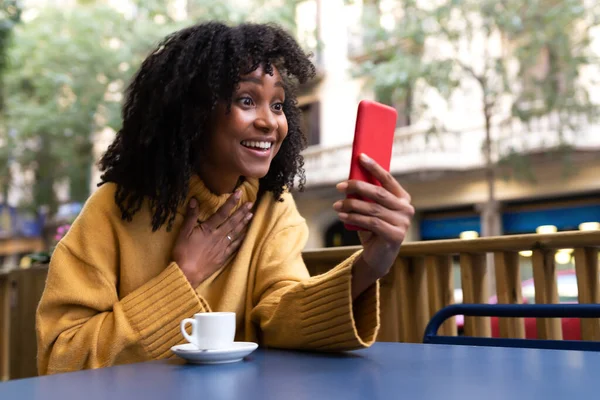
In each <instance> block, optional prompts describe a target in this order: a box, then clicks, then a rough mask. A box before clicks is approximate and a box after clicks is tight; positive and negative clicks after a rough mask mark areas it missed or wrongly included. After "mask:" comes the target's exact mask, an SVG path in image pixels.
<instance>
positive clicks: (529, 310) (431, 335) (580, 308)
mask: <svg viewBox="0 0 600 400" xmlns="http://www.w3.org/2000/svg"><path fill="white" fill-rule="evenodd" d="M455 315H464V316H467V317H509V318H600V304H455V305H451V306H448V307H445V308H442V309H441V310H439V311H438V312H437V313H436V314H435V315H434V316H433V318H431V320H430V321H429V324H428V325H427V328H426V329H425V335H424V337H423V343H434V344H453V345H467V346H496V347H526V348H538V349H560V350H588V351H600V342H592V341H584V340H540V339H507V338H487V337H470V336H438V334H437V332H438V330H439V328H440V326H441V325H442V323H443V322H444V321H445V320H447V319H448V318H450V317H453V316H455Z"/></svg>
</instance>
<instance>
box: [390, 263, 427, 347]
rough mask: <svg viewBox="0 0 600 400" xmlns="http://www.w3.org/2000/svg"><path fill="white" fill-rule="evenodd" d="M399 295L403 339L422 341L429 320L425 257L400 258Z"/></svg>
mask: <svg viewBox="0 0 600 400" xmlns="http://www.w3.org/2000/svg"><path fill="white" fill-rule="evenodd" d="M394 268H396V269H397V272H398V273H399V274H398V275H397V279H396V283H397V295H398V303H399V304H400V310H401V312H400V318H401V321H402V323H401V330H402V340H403V341H404V342H408V343H422V342H423V334H424V333H425V327H426V326H427V323H428V322H429V305H428V298H427V275H426V270H425V261H424V259H423V258H421V257H419V258H411V259H407V258H398V260H397V261H396V265H395V266H394Z"/></svg>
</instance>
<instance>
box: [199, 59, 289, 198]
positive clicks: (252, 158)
mask: <svg viewBox="0 0 600 400" xmlns="http://www.w3.org/2000/svg"><path fill="white" fill-rule="evenodd" d="M284 100H285V91H284V87H283V80H282V79H281V75H280V74H279V71H278V70H277V69H276V68H273V75H269V74H267V73H266V72H265V70H264V68H263V67H262V66H260V67H259V68H257V69H256V70H254V71H253V72H251V73H249V74H247V75H243V76H242V77H241V81H240V84H239V88H238V89H237V90H236V91H235V92H234V94H233V97H232V104H231V111H230V112H229V113H227V107H226V105H225V104H219V106H218V107H217V109H216V112H215V116H214V119H213V124H212V130H211V134H210V137H209V141H208V148H207V150H208V151H207V152H206V153H205V155H204V157H203V162H206V161H208V162H207V165H205V166H200V169H201V171H203V172H204V174H203V175H205V176H203V177H202V178H203V179H204V180H207V179H206V178H208V177H210V178H211V179H212V180H214V179H215V178H216V177H218V181H222V182H223V183H222V185H223V187H224V189H223V190H218V189H217V188H215V189H213V190H218V191H221V192H228V191H230V189H227V186H229V185H231V184H232V185H234V186H235V184H236V183H237V181H238V179H239V178H240V176H244V177H248V178H262V177H264V176H265V175H266V174H267V173H268V172H269V166H270V165H271V160H273V158H274V157H275V155H276V154H277V152H278V151H279V149H280V148H281V143H282V142H283V140H284V139H285V137H286V136H287V133H288V124H287V119H286V117H285V114H284V113H283V102H284ZM207 167H208V168H207ZM207 183H208V182H207ZM215 184H216V183H214V182H213V183H212V185H213V186H215Z"/></svg>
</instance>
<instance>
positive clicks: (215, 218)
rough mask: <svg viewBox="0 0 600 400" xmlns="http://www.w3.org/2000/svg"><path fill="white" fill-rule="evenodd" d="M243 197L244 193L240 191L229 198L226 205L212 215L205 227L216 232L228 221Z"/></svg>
mask: <svg viewBox="0 0 600 400" xmlns="http://www.w3.org/2000/svg"><path fill="white" fill-rule="evenodd" d="M241 197H242V192H241V191H240V190H236V191H235V192H234V193H233V194H232V195H231V196H229V198H228V199H227V201H226V202H225V204H223V205H222V206H221V207H219V209H218V210H217V212H216V213H214V214H213V215H211V216H210V218H208V219H207V220H206V221H205V222H204V223H203V225H205V226H206V227H207V228H210V229H211V230H216V229H217V228H218V227H219V226H221V225H222V224H223V223H224V222H225V221H227V218H229V215H230V214H231V211H233V209H234V208H235V206H236V204H237V203H238V201H239V200H240V198H241Z"/></svg>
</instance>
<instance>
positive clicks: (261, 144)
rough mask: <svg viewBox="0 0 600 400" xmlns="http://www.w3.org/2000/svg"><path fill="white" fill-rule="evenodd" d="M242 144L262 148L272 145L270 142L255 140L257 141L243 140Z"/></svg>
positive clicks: (266, 148)
mask: <svg viewBox="0 0 600 400" xmlns="http://www.w3.org/2000/svg"><path fill="white" fill-rule="evenodd" d="M242 144H243V145H244V146H246V147H253V148H257V149H264V150H268V149H270V148H271V145H272V143H271V142H257V141H253V140H244V141H242Z"/></svg>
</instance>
